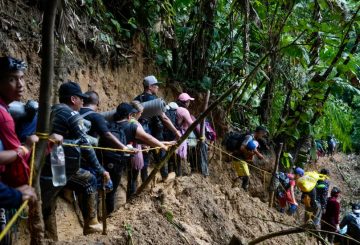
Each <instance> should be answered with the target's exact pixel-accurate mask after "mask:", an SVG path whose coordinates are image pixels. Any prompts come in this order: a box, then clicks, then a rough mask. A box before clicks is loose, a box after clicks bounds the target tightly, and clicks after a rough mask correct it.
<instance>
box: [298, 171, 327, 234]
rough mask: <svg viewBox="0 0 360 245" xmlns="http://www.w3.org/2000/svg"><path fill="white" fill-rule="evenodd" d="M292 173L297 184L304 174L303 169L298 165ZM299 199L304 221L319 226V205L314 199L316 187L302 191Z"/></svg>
mask: <svg viewBox="0 0 360 245" xmlns="http://www.w3.org/2000/svg"><path fill="white" fill-rule="evenodd" d="M294 175H295V180H296V184H297V185H298V182H299V180H300V178H301V177H303V176H304V175H305V171H304V170H303V169H302V168H300V167H296V168H295V170H294ZM301 200H302V203H304V205H305V222H306V223H307V222H311V223H312V224H313V225H314V226H315V228H319V226H320V221H321V206H320V203H319V202H318V201H317V200H316V187H315V186H314V187H313V188H312V190H309V191H308V192H304V191H302V196H301Z"/></svg>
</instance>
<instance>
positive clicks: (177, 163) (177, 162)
mask: <svg viewBox="0 0 360 245" xmlns="http://www.w3.org/2000/svg"><path fill="white" fill-rule="evenodd" d="M175 167H176V170H175V173H176V176H177V177H179V176H182V169H181V158H180V157H179V156H178V155H175Z"/></svg>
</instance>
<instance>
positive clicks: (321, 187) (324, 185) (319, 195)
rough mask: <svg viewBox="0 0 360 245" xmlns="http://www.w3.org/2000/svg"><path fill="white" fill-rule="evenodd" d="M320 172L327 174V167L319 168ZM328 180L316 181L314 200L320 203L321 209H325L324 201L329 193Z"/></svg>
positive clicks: (328, 172)
mask: <svg viewBox="0 0 360 245" xmlns="http://www.w3.org/2000/svg"><path fill="white" fill-rule="evenodd" d="M320 174H323V175H326V176H329V174H330V171H329V170H328V169H325V168H323V169H321V170H320ZM329 187H330V182H329V180H328V179H319V180H318V181H317V183H316V200H317V201H318V202H319V203H320V205H321V208H322V210H323V211H325V209H326V202H327V199H328V194H329Z"/></svg>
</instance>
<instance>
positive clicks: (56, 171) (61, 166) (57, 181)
mask: <svg viewBox="0 0 360 245" xmlns="http://www.w3.org/2000/svg"><path fill="white" fill-rule="evenodd" d="M51 172H52V182H53V185H54V186H64V185H66V174H65V153H64V148H63V147H62V146H61V145H59V146H54V147H53V149H52V151H51Z"/></svg>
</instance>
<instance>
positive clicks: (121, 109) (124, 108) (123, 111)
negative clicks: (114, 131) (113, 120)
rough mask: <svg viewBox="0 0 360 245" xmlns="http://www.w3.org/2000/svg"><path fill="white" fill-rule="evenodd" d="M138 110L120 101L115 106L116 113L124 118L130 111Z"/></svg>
mask: <svg viewBox="0 0 360 245" xmlns="http://www.w3.org/2000/svg"><path fill="white" fill-rule="evenodd" d="M137 112H139V111H138V110H136V109H135V108H134V107H133V106H132V105H130V104H129V103H121V104H120V105H118V107H117V108H116V115H117V117H119V118H124V117H127V116H129V115H130V114H131V113H137Z"/></svg>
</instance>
